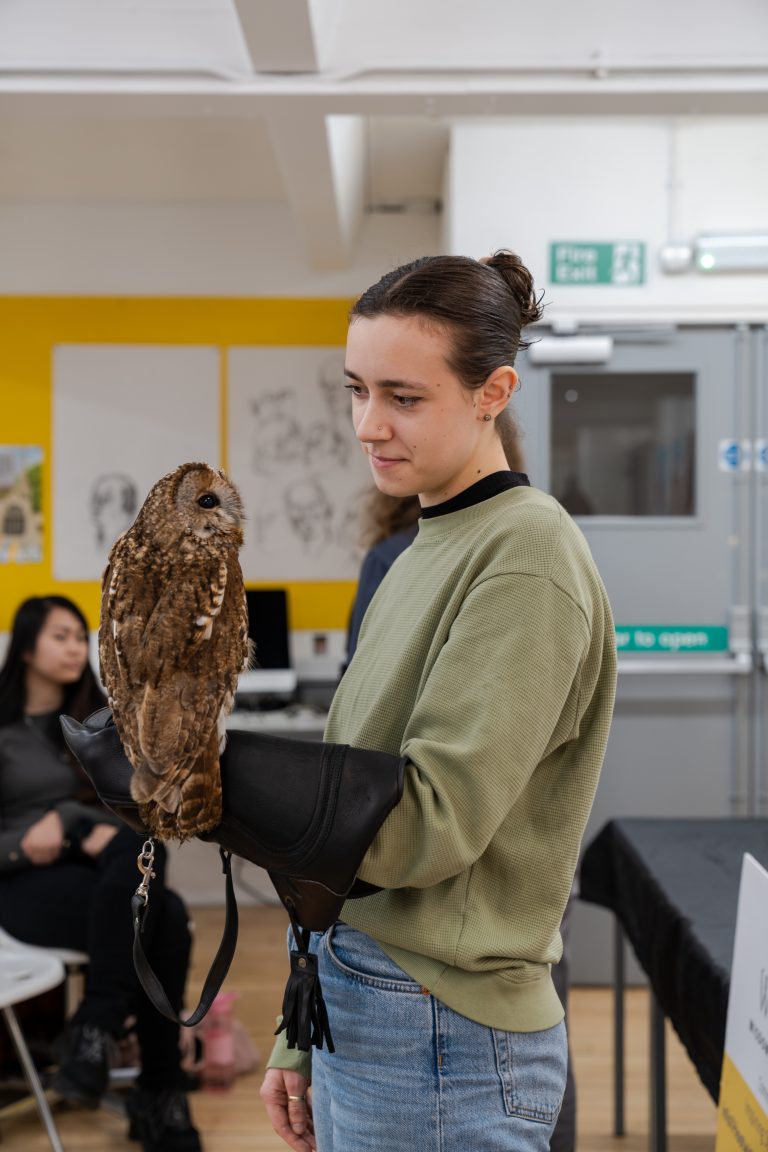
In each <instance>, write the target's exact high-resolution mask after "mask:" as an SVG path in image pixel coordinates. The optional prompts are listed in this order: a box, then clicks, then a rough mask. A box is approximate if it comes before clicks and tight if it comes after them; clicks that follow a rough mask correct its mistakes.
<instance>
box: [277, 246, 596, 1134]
mask: <svg viewBox="0 0 768 1152" xmlns="http://www.w3.org/2000/svg"><path fill="white" fill-rule="evenodd" d="M539 314H540V313H539V307H538V304H537V301H536V297H535V295H534V290H533V284H532V280H531V276H530V274H529V272H528V271H527V269H526V268H525V267H524V266H523V265H522V264H521V262H520V260H519V259H518V258H517V257H516V256H514V255H513V254H511V253H508V252H500V253H497V254H496V255H495V256H493V257H490V258H489V259H487V260H483V261H475V260H470V259H467V258H464V257H448V256H446V257H427V258H424V259H422V260H417V261H415V262H414V263H412V264H408V265H405V266H404V267H402V268H398V269H397V270H396V271H394V272H391V273H389V274H388V275H386V276H385V277H384V278H383V279H382V280H380V281H379V282H378V283H377V284H375V285H374V286H373V287H372V288H370V289H368V291H367V292H365V293H364V294H363V295H362V297H361V298H360V299H359V300H358V301H357V303H356V304H355V305H354V307H353V309H352V313H351V323H350V326H349V333H348V338H347V356H346V375H347V387H348V388H349V391H350V393H351V397H352V400H351V403H352V421H353V424H354V427H355V431H356V434H357V438H358V440H359V441H360V443H361V446H362V448H363V450H364V451H365V452H366V454H367V456H368V459H369V461H370V466H371V471H372V473H373V478H374V481H375V483H376V485H377V487H378V488H379V489H380V490H381V491H382V492H387V493H389V494H390V495H392V496H406V495H413V494H418V497H419V502H420V505H421V519H420V522H419V531H418V535H417V536H416V539H415V540H414V542H413V543H412V544H411V545H410V547H409V548H408V549H407V551H405V552H404V553H403V554H402V555H401V556H400V557H399V558H398V560H397V562H396V563H395V564H394V565H393V567H392V569H391V570H390V572H389V573H388V575H387V576H386V578H385V579H384V581H383V582H382V584H381V586H380V588H379V590H378V592H377V594H376V597H375V599H374V601H373V602H372V604H371V607H370V610H369V611H368V612H367V613H366V616H365V619H364V621H363V624H362V628H361V630H360V637H359V641H358V646H357V650H356V652H355V655H354V657H353V659H352V661H351V663H350V665H349V667H348V669H347V671H346V673H345V675H344V677H343V679H342V681H341V683H340V685H339V688H338V690H337V692H336V695H335V698H334V702H333V706H332V708H331V712H330V716H329V720H328V725H327V729H326V739H327V740H329V741H335V742H342V743H348V744H350V745H353V746H357V747H361V748H373V749H378V750H380V751H382V752H387V753H390V754H392V755H404V756H406V757H407V759H408V765H407V768H406V778H405V788H404V794H403V798H402V800H401V802H400V803H399V805H398V806H397V807H396V808H395V809H394V810H393V812H392V813H391V814H390V816H389V817H388V818H387V820H386V821H385V823H384V825H383V826H382V828H381V830H380V832H379V834H378V836H377V837H376V839H375V840H374V842H373V844H372V846H371V848H370V850H369V852H368V854H367V856H366V858H365V861H364V863H363V866H362V868H361V869H360V872H359V876H360V878H361V879H363V880H366V881H368V882H369V883H371V884H374V885H377V886H379V887H380V888H381V889H383V890H382V891H380V892H377V893H375V894H373V895H370V896H368V897H366V898H364V899H360V900H356V901H349V902H347V904H346V905H345V906H344V911H343V917H342V920H343V922H341V923H338V924H337V925H336V926H335V927H334V928H333V929H331V930H330V931H329V932H327V933H326V934H325V935H324V936H323V937H322V938H321V939H320V940H318V941H317V948H318V952H319V971H320V977H321V981H322V986H323V992H324V995H325V1001H326V1004H327V1007H328V1013H329V1016H330V1020H331V1026H332V1029H333V1037H334V1042H335V1046H336V1051H335V1053H328V1052H325V1051H316V1052H314V1053H313V1054H312V1057H311V1064H310V1059H309V1056H308V1055H307V1054H305V1053H298V1052H296V1051H293V1050H288V1049H287V1047H286V1046H285V1041H284V1040H283V1038H282V1036H281V1038H280V1040H279V1041H278V1043H277V1044H276V1046H275V1050H274V1051H273V1054H272V1056H271V1058H270V1061H269V1067H268V1071H267V1073H266V1076H265V1079H264V1084H263V1086H262V1097H263V1099H264V1101H265V1104H266V1107H267V1110H268V1112H269V1114H270V1117H271V1119H272V1122H273V1125H274V1127H275V1129H276V1131H277V1132H278V1133H279V1134H280V1135H281V1136H282V1137H283V1139H284V1140H285V1141H286V1143H287V1144H288V1145H289V1146H290V1147H291V1148H294V1149H296V1152H305V1150H306V1149H311V1148H315V1147H317V1148H318V1149H319V1150H320V1152H361V1150H362V1149H371V1150H373V1149H376V1150H377V1152H384V1150H387V1152H390V1150H391V1152H395V1150H399V1149H401V1148H419V1149H420V1150H421V1152H432V1150H433V1149H434V1150H435V1152H437V1150H438V1149H439V1150H440V1152H465V1150H466V1149H469V1148H471V1149H472V1150H473V1152H501V1150H502V1149H503V1150H513V1149H514V1150H515V1152H544V1150H545V1149H547V1148H548V1147H549V1139H550V1134H551V1132H552V1129H553V1126H554V1123H555V1120H556V1118H557V1114H558V1109H559V1107H560V1102H561V1099H562V1095H563V1088H564V1085H565V1079H566V1036H565V1028H564V1025H563V1009H562V1006H561V1004H560V1002H559V1000H558V997H557V995H556V993H555V990H554V988H553V984H552V978H551V974H550V968H551V965H552V964H554V963H556V962H557V960H558V959H559V956H560V951H561V942H560V935H559V925H560V922H561V918H562V915H563V910H564V908H565V905H566V902H567V900H568V895H569V892H570V888H571V882H572V880H573V875H574V871H575V868H576V863H577V858H578V852H579V845H580V842H581V837H582V835H583V832H584V826H585V823H586V820H587V816H588V814H589V810H590V807H591V804H592V800H593V797H594V792H595V788H596V786H597V780H598V775H599V771H600V767H601V764H602V759H603V755H604V751H605V745H606V741H607V737H608V729H609V725H610V720H611V714H612V708H613V698H614V691H615V677H616V655H615V640H614V633H613V625H612V619H611V612H610V607H609V604H608V601H607V598H606V594H605V590H604V588H603V585H602V582H601V580H600V577H599V575H598V572H597V570H596V568H595V565H594V562H593V560H592V557H591V555H590V552H589V549H588V547H587V544H586V542H585V540H584V538H583V536H582V535H581V533H580V531H579V529H578V528H577V527H576V525H575V524H574V522H573V521H572V520H571V519H570V517H569V516H568V514H567V513H566V512H565V511H564V509H563V508H562V507H561V506H560V505H559V504H558V503H557V502H556V501H555V500H554V499H552V498H551V497H549V496H547V495H545V494H544V493H542V492H539V491H536V490H535V489H533V488H531V487H530V486H529V484H528V482H527V478H526V477H525V476H524V475H523V476H521V475H520V474H519V473H516V472H511V471H510V470H509V464H508V458H507V456H506V455H505V451H504V447H503V445H502V440H501V436H500V425H503V424H504V423H505V422H506V421H507V420H508V413H506V412H505V408H506V405H507V402H508V400H509V397H510V396H511V394H512V392H513V391H514V389H515V387H516V385H517V373H516V372H515V368H514V362H515V356H516V353H517V350H518V348H519V347H520V345H521V330H522V329H523V327H524V326H525V325H526V324H528V323H530V322H532V321H534V320H536V319H538V318H539ZM310 1084H311V1088H312V1091H311V1100H310V1097H309V1096H308V1089H309V1087H310Z"/></svg>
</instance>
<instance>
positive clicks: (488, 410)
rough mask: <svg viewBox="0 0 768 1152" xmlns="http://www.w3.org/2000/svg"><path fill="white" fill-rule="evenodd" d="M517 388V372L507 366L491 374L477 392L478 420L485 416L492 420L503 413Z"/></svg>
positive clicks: (504, 365)
mask: <svg viewBox="0 0 768 1152" xmlns="http://www.w3.org/2000/svg"><path fill="white" fill-rule="evenodd" d="M516 387H517V372H515V370H514V368H512V367H511V366H510V365H509V364H503V365H502V367H501V368H497V369H496V370H495V371H494V372H491V374H490V376H489V377H488V379H487V380H486V382H485V384H483V386H482V388H480V389H478V392H477V410H478V413H479V415H480V418H481V419H483V418H484V417H485V416H486V415H488V416H490V417H491V418H492V419H494V420H495V418H496V417H497V416H498V415H499V414H500V413H501V412H503V411H504V409H505V408H506V406H507V403H508V402H509V398H510V396H511V395H512V393H513V392H514V391H515V388H516Z"/></svg>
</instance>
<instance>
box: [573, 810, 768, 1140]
mask: <svg viewBox="0 0 768 1152" xmlns="http://www.w3.org/2000/svg"><path fill="white" fill-rule="evenodd" d="M745 852H750V853H751V854H752V855H753V856H754V857H755V859H756V860H759V861H760V863H762V864H763V865H764V866H768V819H710V820H699V819H696V820H659V819H647V820H643V819H627V820H612V821H610V822H609V823H608V824H606V825H605V827H604V828H603V829H602V830H601V831H600V833H599V834H598V835H597V836H596V837H595V839H594V840H593V841H592V842H591V843H590V844H589V846H588V847H587V849H586V851H585V853H584V859H583V862H582V867H581V888H580V895H581V898H582V899H583V900H587V901H588V902H590V903H593V904H601V905H603V906H604V907H606V908H609V909H610V910H611V911H612V912H613V913H614V915H615V917H616V922H617V936H616V957H615V959H616V965H615V994H616V1031H615V1066H614V1069H615V1129H616V1134H617V1135H621V1134H623V1126H624V1107H623V980H624V976H623V935H622V934H623V933H626V936H627V938H628V939H629V941H630V943H631V944H632V947H633V949H634V951H635V954H636V956H637V959H638V961H639V963H640V965H641V966H642V968H643V970H644V971H645V973H646V975H647V976H648V981H649V983H650V986H651V991H652V999H653V1004H652V1011H651V1111H652V1123H651V1138H652V1147H653V1148H654V1149H655V1150H656V1152H663V1150H664V1149H665V1147H666V1090H665V1073H664V1044H663V1038H664V1016H668V1017H669V1019H670V1021H671V1022H672V1024H673V1026H674V1028H675V1031H676V1032H677V1034H678V1036H679V1037H680V1039H681V1041H682V1043H683V1044H684V1046H685V1049H686V1051H687V1052H688V1055H689V1056H690V1058H691V1060H692V1061H693V1064H694V1066H695V1068H696V1071H697V1072H698V1074H699V1077H700V1079H701V1081H702V1083H703V1084H704V1086H705V1088H706V1089H707V1091H708V1092H709V1094H710V1096H711V1097H712V1099H713V1100H715V1101H717V1098H718V1093H719V1085H720V1069H721V1064H722V1059H723V1045H724V1042H725V1022H726V1016H727V1011H728V988H729V982H730V969H731V961H732V955H733V938H734V932H735V928H736V906H737V900H738V892H739V879H740V876H741V862H742V857H743V855H744V853H745Z"/></svg>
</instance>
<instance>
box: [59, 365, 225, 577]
mask: <svg viewBox="0 0 768 1152" xmlns="http://www.w3.org/2000/svg"><path fill="white" fill-rule="evenodd" d="M219 444H220V439H219V351H218V349H216V348H207V347H176V346H174V347H169V346H162V345H157V346H155V345H133V344H131V345H122V344H60V345H58V346H57V347H56V348H55V349H54V354H53V516H54V519H53V570H54V577H55V578H56V579H57V580H98V579H100V578H101V574H102V572H103V570H104V564H105V561H106V558H107V553H108V552H109V549H110V548H111V547H112V544H113V543H114V541H115V540H116V539H117V537H118V536H119V535H120V533H121V532H124V531H125V529H126V528H128V527H129V526H130V525H131V524H132V523H133V520H134V518H135V516H136V513H137V512H138V510H139V508H140V507H141V505H142V503H143V501H144V498H145V496H146V495H147V492H148V491H149V489H150V488H151V487H152V485H153V484H154V483H155V482H156V481H157V480H159V479H160V477H161V476H164V475H165V474H166V473H167V472H170V471H172V470H173V469H174V468H176V467H177V466H178V465H179V464H183V463H185V462H186V461H189V460H202V461H205V462H206V463H208V464H211V465H212V466H213V467H216V468H218V467H219Z"/></svg>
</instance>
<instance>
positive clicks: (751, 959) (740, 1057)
mask: <svg viewBox="0 0 768 1152" xmlns="http://www.w3.org/2000/svg"><path fill="white" fill-rule="evenodd" d="M766 907H768V872H766V870H765V869H764V868H763V867H762V866H761V865H760V864H759V863H758V862H757V860H755V858H754V857H753V856H750V855H749V853H748V852H747V853H745V854H744V860H743V863H742V868H741V883H740V884H739V903H738V907H737V910H736V935H735V939H734V945H733V964H732V965H731V984H730V990H729V993H728V1016H727V1023H726V1029H725V1053H724V1056H723V1071H722V1076H721V1078H720V1097H719V1101H718V1110H717V1137H716V1141H715V1152H764V1150H765V1149H766V1148H768V917H766V915H765V910H766Z"/></svg>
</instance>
